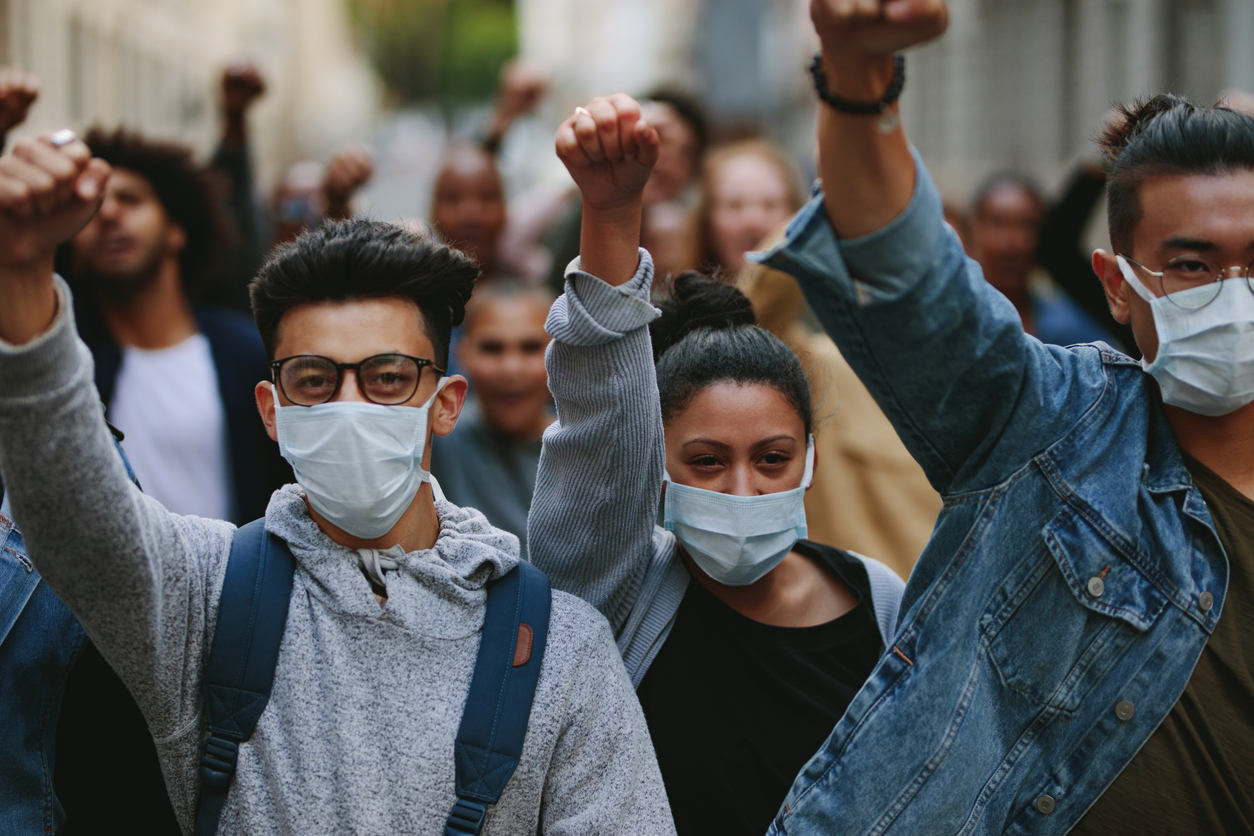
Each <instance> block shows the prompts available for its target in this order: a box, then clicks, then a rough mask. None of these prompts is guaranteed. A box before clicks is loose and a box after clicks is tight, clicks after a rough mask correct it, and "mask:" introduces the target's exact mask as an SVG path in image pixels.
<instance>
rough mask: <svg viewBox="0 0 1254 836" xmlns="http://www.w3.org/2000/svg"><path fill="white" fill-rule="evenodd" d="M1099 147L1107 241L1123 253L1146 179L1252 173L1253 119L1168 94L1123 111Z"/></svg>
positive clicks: (1137, 217) (1124, 107)
mask: <svg viewBox="0 0 1254 836" xmlns="http://www.w3.org/2000/svg"><path fill="white" fill-rule="evenodd" d="M1098 144H1099V145H1100V146H1101V148H1102V150H1103V151H1104V152H1105V154H1106V157H1107V159H1108V160H1109V162H1110V169H1109V174H1108V177H1107V186H1106V217H1107V222H1108V223H1109V225H1110V241H1111V243H1112V244H1113V245H1114V246H1115V249H1116V250H1119V251H1123V252H1127V250H1128V248H1129V247H1130V246H1131V243H1132V232H1133V230H1134V229H1135V228H1136V225H1137V223H1139V222H1140V220H1141V203H1140V189H1141V183H1143V182H1144V181H1145V178H1147V177H1153V176H1156V175H1163V174H1200V175H1214V174H1227V173H1230V172H1232V171H1236V170H1238V169H1248V170H1254V118H1251V117H1250V116H1248V115H1246V114H1244V113H1241V112H1240V111H1236V110H1232V109H1230V108H1226V107H1198V106H1197V105H1195V104H1193V103H1192V102H1190V101H1188V100H1187V99H1183V98H1181V97H1180V96H1173V95H1171V94H1169V93H1163V94H1159V95H1157V96H1154V97H1153V98H1151V99H1143V100H1140V101H1134V102H1130V103H1128V104H1125V105H1122V106H1121V107H1120V108H1119V115H1118V117H1117V118H1116V119H1114V120H1112V121H1111V122H1110V123H1108V125H1107V127H1106V129H1105V130H1104V131H1103V133H1102V135H1101V136H1100V137H1099V138H1098Z"/></svg>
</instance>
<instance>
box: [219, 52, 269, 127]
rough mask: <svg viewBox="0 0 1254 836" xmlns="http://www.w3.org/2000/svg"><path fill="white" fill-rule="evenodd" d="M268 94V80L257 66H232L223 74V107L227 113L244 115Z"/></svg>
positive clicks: (244, 64) (243, 64)
mask: <svg viewBox="0 0 1254 836" xmlns="http://www.w3.org/2000/svg"><path fill="white" fill-rule="evenodd" d="M265 93H266V80H265V79H264V78H262V76H261V71H260V70H258V69H257V66H256V65H255V64H250V63H247V62H242V63H239V64H232V65H231V66H229V67H227V68H226V69H225V70H223V72H222V107H223V108H224V109H225V110H226V112H227V113H229V114H230V113H237V114H242V113H243V112H244V111H245V110H247V109H248V107H249V105H251V104H252V103H253V102H255V101H256V100H257V99H259V98H261V97H262V96H264V95H265Z"/></svg>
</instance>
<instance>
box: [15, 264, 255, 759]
mask: <svg viewBox="0 0 1254 836" xmlns="http://www.w3.org/2000/svg"><path fill="white" fill-rule="evenodd" d="M57 287H58V292H59V296H60V309H59V312H58V314H57V318H56V321H55V322H54V323H53V325H52V327H51V328H50V329H49V330H48V331H47V332H46V333H44V334H43V335H41V336H39V337H38V338H36V339H35V340H33V341H31V342H30V343H27V344H26V345H23V346H12V345H9V344H7V343H3V342H0V467H3V471H4V481H5V484H6V487H7V488H8V489H9V491H10V493H11V498H12V507H13V516H14V518H15V519H16V520H17V521H18V523H19V525H20V526H21V529H22V534H23V536H24V537H25V540H26V543H27V546H28V550H29V553H30V557H31V559H32V561H33V562H34V563H35V565H36V566H37V567H38V569H39V571H40V573H41V574H42V575H43V577H44V579H45V580H46V581H47V582H48V584H49V586H51V587H52V589H53V590H54V591H55V592H56V593H57V595H58V596H60V598H61V599H62V600H63V601H65V603H66V604H67V605H68V606H69V607H70V609H71V610H73V611H74V613H75V615H77V616H78V617H79V619H80V620H81V621H82V622H83V625H84V627H85V628H86V630H87V633H88V635H90V636H91V637H92V639H93V641H95V642H96V643H97V645H98V646H99V648H100V651H101V653H102V654H103V655H104V657H105V658H106V659H107V660H108V661H109V663H110V664H111V665H112V666H113V667H114V669H115V670H117V672H118V674H119V675H120V676H121V677H122V679H123V681H124V682H125V683H126V685H127V687H128V688H129V689H130V691H131V693H132V694H133V695H134V696H135V698H136V701H137V702H138V703H139V706H140V708H141V709H142V710H143V712H144V715H145V717H146V718H147V720H148V724H149V727H150V728H151V730H152V732H153V736H154V737H155V738H156V739H157V740H158V742H160V741H161V740H162V739H163V738H166V737H169V736H172V735H175V734H178V733H180V732H182V731H184V730H185V728H186V726H187V725H188V724H189V723H192V722H194V721H195V720H196V719H197V717H198V702H199V701H198V697H199V682H200V663H201V659H202V657H203V655H204V651H205V643H206V642H207V641H209V633H208V631H207V630H206V629H205V626H206V623H212V622H207V620H208V619H209V618H211V617H212V613H209V612H207V609H208V607H207V606H206V600H207V599H208V597H209V596H212V600H213V602H214V604H215V605H216V602H217V592H218V590H220V588H221V583H222V573H223V572H224V571H225V557H226V555H227V554H228V553H229V549H230V538H231V533H232V530H233V527H232V526H231V525H230V524H229V523H222V522H216V521H210V520H202V519H199V518H195V517H180V516H177V515H174V514H171V513H169V512H168V511H166V510H165V509H164V508H163V507H162V506H161V505H160V504H159V503H158V502H156V501H155V500H153V499H152V498H151V497H147V496H144V495H143V494H142V493H140V491H139V490H138V489H136V488H135V486H134V485H133V484H131V482H130V481H129V480H128V479H127V477H126V471H125V467H124V466H123V464H122V462H121V460H120V459H119V457H118V456H117V453H116V452H115V450H114V448H113V442H112V439H111V437H110V435H109V430H108V428H107V427H106V425H105V422H104V412H103V409H102V407H101V404H100V398H99V396H98V395H97V393H96V387H95V385H94V383H93V371H92V368H93V367H92V359H91V353H90V352H89V351H88V349H87V347H86V346H85V345H83V344H82V342H81V341H79V340H78V338H77V336H76V334H75V328H74V317H73V313H72V310H71V305H70V295H69V290H68V288H67V287H66V286H65V284H64V283H63V282H61V281H60V280H58V283H57ZM197 554H200V555H202V556H205V555H208V556H210V557H211V558H213V559H202V560H198V559H197V557H196V555H197ZM211 578H212V581H211V580H210V579H211ZM211 586H212V587H213V588H212V589H210V588H209V587H211Z"/></svg>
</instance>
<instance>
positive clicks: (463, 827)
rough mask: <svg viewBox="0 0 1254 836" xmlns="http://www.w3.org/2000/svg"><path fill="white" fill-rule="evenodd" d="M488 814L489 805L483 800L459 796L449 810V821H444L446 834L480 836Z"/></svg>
mask: <svg viewBox="0 0 1254 836" xmlns="http://www.w3.org/2000/svg"><path fill="white" fill-rule="evenodd" d="M487 814H488V805H486V804H484V803H483V802H482V801H472V800H471V799H469V798H459V799H457V803H456V804H454V805H453V809H452V810H450V811H449V814H448V821H447V822H445V823H444V836H465V834H470V836H479V833H480V831H482V830H483V819H484V817H485V816H487Z"/></svg>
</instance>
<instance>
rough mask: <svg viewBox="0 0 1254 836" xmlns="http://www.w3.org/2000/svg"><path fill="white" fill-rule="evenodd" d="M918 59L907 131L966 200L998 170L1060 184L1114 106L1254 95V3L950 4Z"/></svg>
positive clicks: (1043, 0)
mask: <svg viewBox="0 0 1254 836" xmlns="http://www.w3.org/2000/svg"><path fill="white" fill-rule="evenodd" d="M950 10H951V13H952V16H951V24H950V29H949V32H948V33H947V34H946V35H945V37H944V38H942V39H941V40H939V41H937V42H936V43H935V44H931V45H928V46H926V47H924V48H922V49H920V50H918V51H917V52H916V53H915V54H914V55H913V56H912V57H911V60H910V64H909V67H908V76H907V77H908V81H907V84H906V92H905V93H904V94H903V96H902V111H903V121H904V122H905V123H906V127H907V130H908V132H909V134H910V136H911V139H912V140H913V141H914V143H915V144H916V145H917V146H918V148H919V150H920V152H921V153H922V154H923V155H924V157H925V158H926V159H927V161H928V164H929V166H931V168H932V169H933V171H934V172H935V173H936V174H937V175H938V177H939V179H940V180H941V181H942V182H944V183H948V184H950V185H951V188H953V189H955V190H957V191H958V192H959V193H962V192H964V191H968V190H969V189H970V188H972V187H973V186H974V185H975V183H976V181H978V180H979V179H981V178H982V177H983V176H985V175H986V174H988V173H989V172H990V171H991V170H993V169H1009V168H1013V169H1019V170H1025V171H1028V172H1030V173H1033V174H1035V175H1037V176H1038V177H1041V178H1042V179H1043V180H1045V181H1046V182H1047V183H1050V182H1053V181H1054V180H1055V179H1056V178H1057V177H1058V176H1059V175H1060V174H1061V173H1062V171H1063V169H1064V168H1065V167H1066V166H1068V165H1069V164H1070V163H1071V162H1072V161H1073V160H1075V159H1076V158H1077V157H1078V156H1079V155H1080V154H1082V153H1084V152H1085V149H1086V148H1087V147H1088V146H1089V144H1090V142H1091V141H1092V139H1093V136H1094V134H1095V133H1096V131H1097V128H1098V126H1099V125H1100V124H1101V121H1102V117H1103V115H1104V114H1106V113H1107V111H1109V109H1110V108H1111V106H1112V104H1113V103H1115V102H1123V101H1127V100H1129V99H1132V98H1134V97H1137V96H1144V95H1147V94H1153V93H1160V92H1173V93H1177V94H1180V95H1184V96H1187V97H1189V98H1190V99H1192V100H1193V101H1195V102H1198V103H1202V104H1210V103H1213V102H1214V101H1215V100H1216V98H1217V97H1218V94H1219V93H1220V91H1222V90H1224V89H1226V88H1230V87H1236V88H1241V89H1244V90H1254V0H950Z"/></svg>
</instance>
